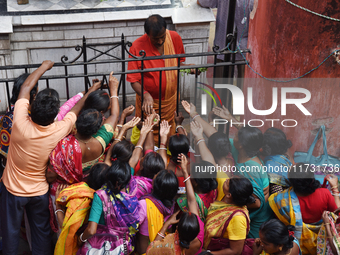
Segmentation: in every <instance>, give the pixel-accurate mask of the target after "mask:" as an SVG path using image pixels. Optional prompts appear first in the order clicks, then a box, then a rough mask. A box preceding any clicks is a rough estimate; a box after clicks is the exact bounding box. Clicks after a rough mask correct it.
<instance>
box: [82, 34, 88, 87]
mask: <svg viewBox="0 0 340 255" xmlns="http://www.w3.org/2000/svg"><path fill="white" fill-rule="evenodd" d="M86 47H87V46H86V38H85V36H83V62H84V63H86V62H87V49H86ZM84 75H87V64H84ZM88 81H89V79H88V77H87V76H85V77H84V82H85V91H86V92H87V91H88V89H89V87H88Z"/></svg>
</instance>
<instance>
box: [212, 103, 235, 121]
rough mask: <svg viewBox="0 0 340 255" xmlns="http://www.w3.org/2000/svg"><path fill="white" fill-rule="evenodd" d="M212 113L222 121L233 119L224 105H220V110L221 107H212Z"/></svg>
mask: <svg viewBox="0 0 340 255" xmlns="http://www.w3.org/2000/svg"><path fill="white" fill-rule="evenodd" d="M213 113H214V114H215V115H217V116H219V117H221V118H223V119H226V120H231V119H232V118H233V116H232V115H231V114H230V112H229V110H228V109H227V108H226V107H225V106H224V105H222V108H221V107H214V109H213Z"/></svg>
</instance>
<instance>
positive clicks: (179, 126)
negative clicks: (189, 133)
mask: <svg viewBox="0 0 340 255" xmlns="http://www.w3.org/2000/svg"><path fill="white" fill-rule="evenodd" d="M178 128H183V129H185V128H184V127H183V126H181V125H178V126H177V127H176V133H178V130H177V129H178Z"/></svg>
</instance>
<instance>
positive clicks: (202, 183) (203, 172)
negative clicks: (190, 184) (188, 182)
mask: <svg viewBox="0 0 340 255" xmlns="http://www.w3.org/2000/svg"><path fill="white" fill-rule="evenodd" d="M190 173H191V179H192V180H194V181H195V182H196V184H197V185H195V191H199V192H200V193H203V194H206V193H209V192H210V191H212V190H214V189H217V186H218V183H217V181H216V170H215V166H214V165H213V164H212V163H210V162H208V161H204V160H203V161H201V162H199V163H194V164H191V171H190Z"/></svg>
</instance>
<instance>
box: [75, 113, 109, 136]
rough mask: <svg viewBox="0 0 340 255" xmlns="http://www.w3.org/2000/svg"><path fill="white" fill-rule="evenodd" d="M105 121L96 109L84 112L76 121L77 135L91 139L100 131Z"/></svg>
mask: <svg viewBox="0 0 340 255" xmlns="http://www.w3.org/2000/svg"><path fill="white" fill-rule="evenodd" d="M102 121H103V116H102V114H101V113H100V112H99V111H98V110H96V109H87V110H85V111H83V112H82V113H81V114H80V115H79V116H78V119H77V121H76V128H77V133H79V134H80V135H82V136H85V137H89V136H91V135H93V134H95V133H97V131H98V130H99V128H100V126H101V124H102Z"/></svg>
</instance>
